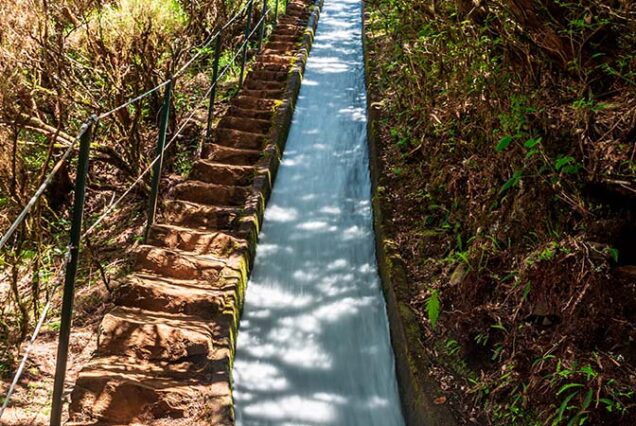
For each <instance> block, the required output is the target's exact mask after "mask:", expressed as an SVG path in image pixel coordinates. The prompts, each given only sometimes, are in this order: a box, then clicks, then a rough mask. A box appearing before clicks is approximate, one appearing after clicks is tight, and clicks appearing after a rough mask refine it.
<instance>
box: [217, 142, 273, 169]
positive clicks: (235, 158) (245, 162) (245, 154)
mask: <svg viewBox="0 0 636 426" xmlns="http://www.w3.org/2000/svg"><path fill="white" fill-rule="evenodd" d="M261 155H262V152H261V151H260V150H253V149H238V148H230V147H226V146H222V145H217V144H209V145H207V146H206V148H205V149H204V156H205V158H207V159H208V160H213V161H215V162H217V163H225V164H234V165H237V166H253V165H254V164H256V162H257V161H258V160H259V159H260V158H261Z"/></svg>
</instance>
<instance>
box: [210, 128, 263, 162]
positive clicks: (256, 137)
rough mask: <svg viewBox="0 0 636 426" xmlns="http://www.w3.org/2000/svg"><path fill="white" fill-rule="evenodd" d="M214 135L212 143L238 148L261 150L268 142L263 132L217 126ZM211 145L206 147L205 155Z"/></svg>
mask: <svg viewBox="0 0 636 426" xmlns="http://www.w3.org/2000/svg"><path fill="white" fill-rule="evenodd" d="M212 135H213V136H212V144H215V145H221V146H225V147H229V148H236V149H248V150H260V149H261V148H262V147H263V145H265V143H266V142H267V136H266V135H265V134H263V133H260V132H259V133H252V132H247V131H243V130H238V129H228V128H221V127H217V128H216V129H214V133H213V134H212ZM210 146H211V145H206V146H205V147H204V156H206V155H208V153H209V152H210Z"/></svg>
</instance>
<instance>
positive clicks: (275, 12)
mask: <svg viewBox="0 0 636 426" xmlns="http://www.w3.org/2000/svg"><path fill="white" fill-rule="evenodd" d="M277 23H278V0H276V6H274V25H276V24H277Z"/></svg>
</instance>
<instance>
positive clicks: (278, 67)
mask: <svg viewBox="0 0 636 426" xmlns="http://www.w3.org/2000/svg"><path fill="white" fill-rule="evenodd" d="M291 67H292V63H291V61H290V62H289V63H285V64H274V63H265V62H256V64H254V69H255V70H257V71H273V72H285V73H287V72H289V70H291ZM241 94H243V93H241Z"/></svg>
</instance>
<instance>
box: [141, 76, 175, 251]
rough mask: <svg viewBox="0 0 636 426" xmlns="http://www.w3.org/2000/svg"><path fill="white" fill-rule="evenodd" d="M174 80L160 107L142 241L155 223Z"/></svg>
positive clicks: (171, 80) (167, 87) (170, 82)
mask: <svg viewBox="0 0 636 426" xmlns="http://www.w3.org/2000/svg"><path fill="white" fill-rule="evenodd" d="M173 84H174V80H173V79H172V77H171V78H170V80H168V84H167V85H166V92H165V94H164V96H163V106H162V107H161V121H160V123H159V137H158V138H157V152H156V156H155V158H157V157H158V159H157V161H156V162H155V165H154V167H153V170H152V184H151V187H150V199H149V200H148V223H147V224H146V233H145V236H144V239H145V240H147V239H148V234H149V232H150V227H151V226H152V225H153V224H154V223H155V215H156V214H157V198H158V194H159V183H160V182H161V170H162V168H163V154H164V152H163V151H164V149H165V146H166V134H167V132H168V119H169V118H170V101H171V99H172V86H173Z"/></svg>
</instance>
